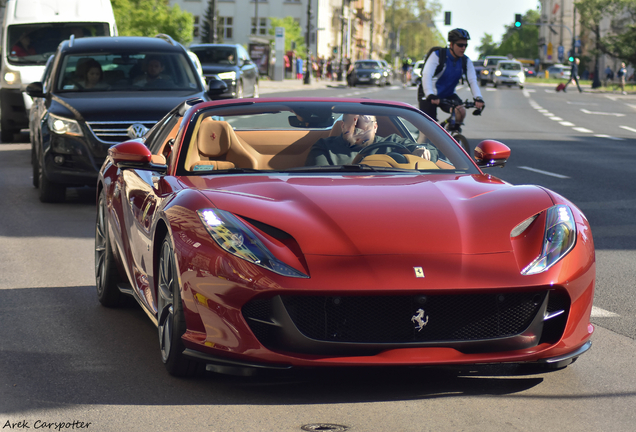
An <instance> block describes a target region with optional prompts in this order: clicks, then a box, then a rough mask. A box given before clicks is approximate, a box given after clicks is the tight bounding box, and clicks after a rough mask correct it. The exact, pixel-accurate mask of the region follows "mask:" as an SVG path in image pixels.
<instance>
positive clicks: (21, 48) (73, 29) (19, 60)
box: [6, 22, 110, 65]
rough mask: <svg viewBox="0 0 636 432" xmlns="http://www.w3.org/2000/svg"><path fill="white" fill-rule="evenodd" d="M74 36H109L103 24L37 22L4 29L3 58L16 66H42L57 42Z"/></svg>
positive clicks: (53, 52)
mask: <svg viewBox="0 0 636 432" xmlns="http://www.w3.org/2000/svg"><path fill="white" fill-rule="evenodd" d="M71 35H74V36H75V37H85V36H110V32H109V28H108V24H107V23H76V22H74V23H53V24H51V23H39V24H23V25H12V26H9V28H8V30H7V41H6V42H7V46H6V49H7V53H8V56H7V59H8V60H9V63H11V64H16V65H45V64H46V61H47V60H48V59H49V57H50V56H51V55H52V54H55V50H56V49H57V46H58V45H59V44H60V42H62V41H64V40H66V39H69V38H70V37H71Z"/></svg>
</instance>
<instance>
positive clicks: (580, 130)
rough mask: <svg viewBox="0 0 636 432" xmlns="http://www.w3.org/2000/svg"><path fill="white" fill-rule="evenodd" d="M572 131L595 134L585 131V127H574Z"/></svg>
mask: <svg viewBox="0 0 636 432" xmlns="http://www.w3.org/2000/svg"><path fill="white" fill-rule="evenodd" d="M572 129H574V130H575V131H577V132H581V133H594V131H591V130H589V129H585V128H584V127H574V128H572ZM634 132H636V131H634Z"/></svg>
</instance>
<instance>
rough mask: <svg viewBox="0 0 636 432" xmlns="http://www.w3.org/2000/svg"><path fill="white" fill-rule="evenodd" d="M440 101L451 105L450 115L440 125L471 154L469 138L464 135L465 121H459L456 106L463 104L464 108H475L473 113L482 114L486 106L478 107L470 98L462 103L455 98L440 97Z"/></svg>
mask: <svg viewBox="0 0 636 432" xmlns="http://www.w3.org/2000/svg"><path fill="white" fill-rule="evenodd" d="M439 103H440V105H442V104H446V105H449V106H450V117H448V118H447V119H446V120H444V121H442V122H441V123H440V126H442V127H443V128H444V129H446V131H447V132H448V133H449V134H450V136H451V137H453V138H454V139H455V141H457V142H458V143H460V144H461V145H462V147H464V150H466V153H468V154H469V155H470V147H469V145H468V140H467V139H466V137H465V136H464V135H462V127H461V126H462V125H463V124H464V123H457V121H456V114H455V108H457V107H458V106H463V107H464V108H467V109H469V108H474V109H475V111H473V115H481V112H482V111H483V110H484V108H485V107H484V108H476V107H475V102H474V101H470V100H468V99H466V100H465V101H464V102H461V103H457V101H456V100H455V99H440V101H439Z"/></svg>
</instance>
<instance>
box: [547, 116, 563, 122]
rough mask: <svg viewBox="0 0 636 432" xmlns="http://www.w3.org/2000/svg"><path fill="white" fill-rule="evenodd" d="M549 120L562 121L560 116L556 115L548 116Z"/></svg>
mask: <svg viewBox="0 0 636 432" xmlns="http://www.w3.org/2000/svg"><path fill="white" fill-rule="evenodd" d="M550 120H554V121H563V119H562V118H561V117H557V116H553V117H550Z"/></svg>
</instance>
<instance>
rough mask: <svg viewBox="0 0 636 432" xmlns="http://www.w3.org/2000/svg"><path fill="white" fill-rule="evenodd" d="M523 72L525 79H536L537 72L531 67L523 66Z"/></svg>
mask: <svg viewBox="0 0 636 432" xmlns="http://www.w3.org/2000/svg"><path fill="white" fill-rule="evenodd" d="M523 72H524V74H525V75H526V78H527V77H536V76H537V70H536V69H535V68H534V67H533V66H525V67H524V68H523Z"/></svg>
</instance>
